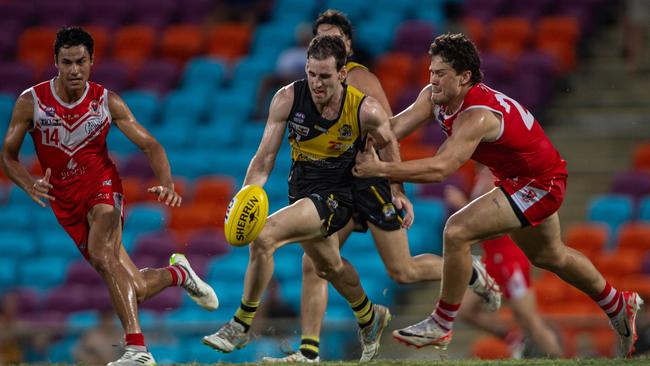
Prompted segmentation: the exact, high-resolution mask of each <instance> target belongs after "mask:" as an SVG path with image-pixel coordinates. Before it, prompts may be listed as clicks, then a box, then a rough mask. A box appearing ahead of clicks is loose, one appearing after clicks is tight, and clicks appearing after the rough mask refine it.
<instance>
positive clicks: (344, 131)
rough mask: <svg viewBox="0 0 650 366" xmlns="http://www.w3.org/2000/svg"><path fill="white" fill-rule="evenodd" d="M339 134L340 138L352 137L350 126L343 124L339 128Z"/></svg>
mask: <svg viewBox="0 0 650 366" xmlns="http://www.w3.org/2000/svg"><path fill="white" fill-rule="evenodd" d="M339 136H340V138H341V139H342V140H349V139H350V138H352V126H350V125H343V126H342V127H341V128H339Z"/></svg>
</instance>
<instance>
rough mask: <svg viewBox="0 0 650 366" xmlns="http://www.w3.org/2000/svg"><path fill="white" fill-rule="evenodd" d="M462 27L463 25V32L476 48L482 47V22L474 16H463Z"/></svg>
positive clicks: (483, 31)
mask: <svg viewBox="0 0 650 366" xmlns="http://www.w3.org/2000/svg"><path fill="white" fill-rule="evenodd" d="M463 27H465V34H467V36H468V37H469V39H471V40H472V42H474V44H475V45H476V47H477V48H478V49H481V48H482V47H483V35H484V34H485V29H484V27H483V22H481V21H480V20H478V19H476V18H472V17H465V18H463Z"/></svg>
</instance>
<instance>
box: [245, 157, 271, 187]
mask: <svg viewBox="0 0 650 366" xmlns="http://www.w3.org/2000/svg"><path fill="white" fill-rule="evenodd" d="M274 163H275V159H273V160H272V161H269V159H268V158H266V157H262V156H260V154H259V153H258V154H255V156H254V157H253V159H252V160H251V163H250V165H249V166H248V170H247V171H246V178H244V185H245V186H246V185H251V184H253V185H256V186H260V187H264V185H265V184H266V181H267V180H268V178H269V175H270V174H271V171H272V170H273V165H274Z"/></svg>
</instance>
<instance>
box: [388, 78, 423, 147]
mask: <svg viewBox="0 0 650 366" xmlns="http://www.w3.org/2000/svg"><path fill="white" fill-rule="evenodd" d="M433 118H434V115H433V105H432V104H431V85H427V86H425V87H424V88H423V89H422V90H421V91H420V94H418V97H417V98H416V99H415V102H413V103H412V104H411V105H410V106H408V107H407V108H406V109H405V110H403V111H401V112H400V113H398V114H397V115H396V116H394V117H392V118H391V119H390V125H391V129H392V130H393V133H394V134H395V136H396V137H397V139H398V140H401V139H403V138H404V137H406V136H408V135H410V134H411V133H412V132H413V131H415V130H416V129H417V128H419V127H420V126H422V125H424V124H425V123H426V122H428V121H430V120H431V119H433Z"/></svg>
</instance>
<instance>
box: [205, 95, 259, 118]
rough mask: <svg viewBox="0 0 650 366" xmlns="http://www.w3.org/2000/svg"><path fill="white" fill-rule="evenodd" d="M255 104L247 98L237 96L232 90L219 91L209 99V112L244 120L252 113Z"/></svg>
mask: <svg viewBox="0 0 650 366" xmlns="http://www.w3.org/2000/svg"><path fill="white" fill-rule="evenodd" d="M254 106H255V104H254V103H251V100H250V98H248V96H243V95H238V94H237V93H234V92H233V90H228V89H219V90H218V91H217V92H216V93H215V94H214V96H213V97H212V98H210V110H211V112H212V113H214V114H216V115H218V116H224V117H226V118H237V119H240V120H246V119H248V118H249V117H250V114H251V113H252V112H253V108H254Z"/></svg>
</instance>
